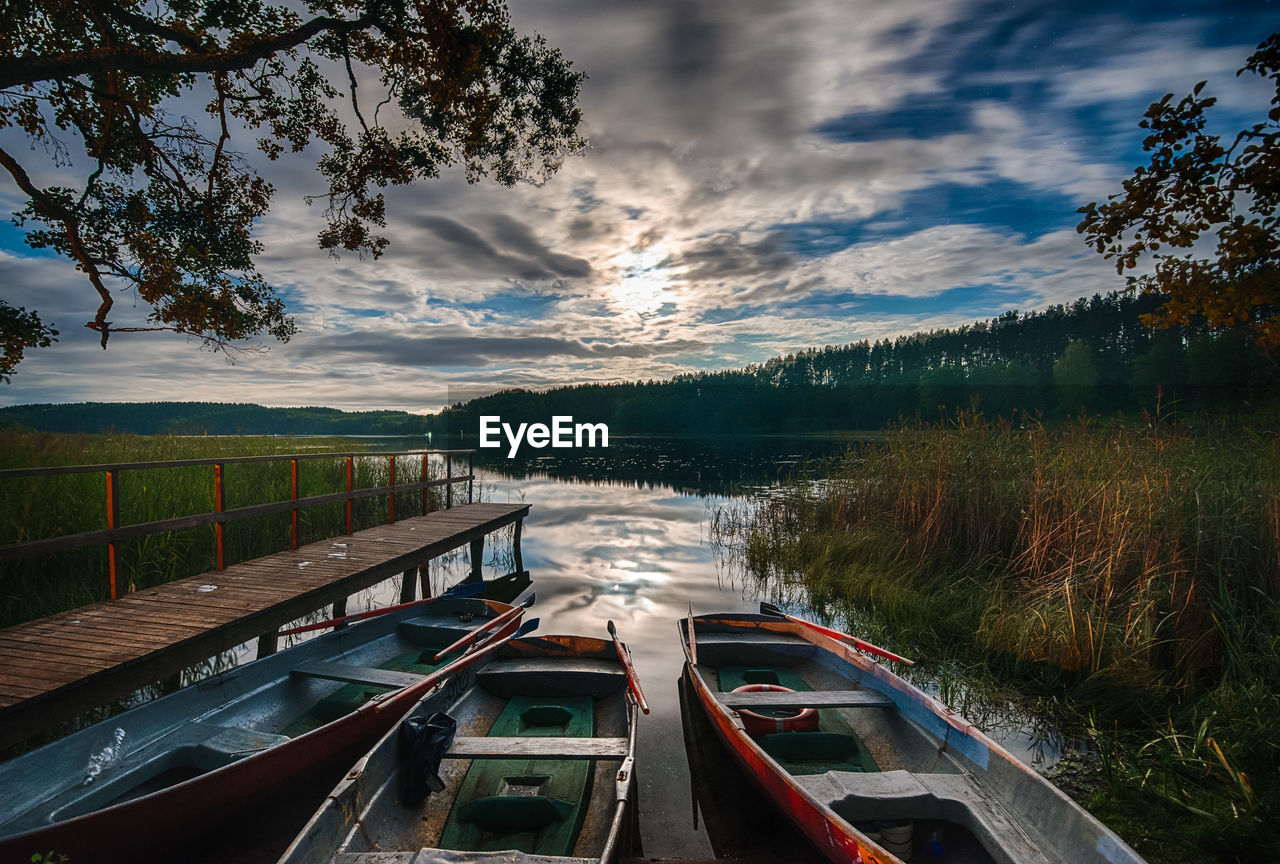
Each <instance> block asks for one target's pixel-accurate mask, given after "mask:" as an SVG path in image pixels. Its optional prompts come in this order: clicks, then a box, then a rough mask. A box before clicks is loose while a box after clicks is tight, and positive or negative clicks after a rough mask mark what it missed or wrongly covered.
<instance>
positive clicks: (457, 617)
mask: <svg viewBox="0 0 1280 864" xmlns="http://www.w3.org/2000/svg"><path fill="white" fill-rule="evenodd" d="M522 612H523V609H522V608H521V607H516V606H511V605H509V604H506V603H499V602H497V601H494V600H483V599H479V598H474V597H471V598H454V597H441V598H437V599H435V600H429V601H423V602H421V603H420V604H419V605H417V606H414V607H411V608H406V609H400V610H398V611H396V612H393V613H390V614H386V615H383V616H380V617H376V618H371V619H369V620H367V621H363V622H361V623H358V624H355V625H353V626H350V627H347V628H345V629H342V630H339V631H337V632H334V633H331V634H329V635H326V636H321V637H319V638H316V639H312V640H311V641H308V642H305V643H303V644H301V645H298V646H295V647H293V648H290V649H288V650H286V651H283V652H281V653H279V654H275V655H272V656H270V657H265V658H263V659H261V660H256V661H254V662H252V663H247V664H245V665H244V666H241V667H239V668H236V669H232V670H230V671H227V672H224V673H221V674H219V675H216V676H213V677H211V678H208V679H206V680H203V681H200V682H198V683H196V684H193V685H191V686H189V687H187V688H185V689H183V690H180V691H178V692H176V693H173V694H171V695H169V696H165V697H163V698H160V699H157V700H155V701H153V702H149V703H146V704H144V705H141V706H138V707H137V708H134V709H131V710H129V711H126V712H125V713H123V714H120V715H118V716H116V717H113V718H111V719H109V720H105V721H103V722H101V723H98V724H96V725H94V726H90V727H89V728H86V729H83V730H81V731H79V732H75V733H73V734H71V735H69V736H67V737H65V738H62V739H60V740H58V741H55V742H53V743H51V744H48V745H46V746H44V747H41V748H40V749H38V750H34V751H32V752H30V753H27V754H25V755H23V756H20V757H18V758H16V759H13V760H11V761H9V762H7V763H5V764H4V765H0V861H4V862H8V861H21V862H30V861H32V860H43V861H64V860H65V861H69V862H72V864H79V862H95V864H109V862H117V861H119V862H124V861H130V862H137V861H142V860H173V861H178V860H192V859H194V858H195V857H197V855H196V852H198V851H199V847H201V846H202V845H204V844H207V843H208V842H209V838H210V837H221V838H222V839H225V838H226V835H227V834H228V833H232V834H234V832H235V831H236V830H237V826H239V825H240V822H239V821H236V820H237V815H238V814H249V813H254V812H260V811H263V810H269V809H270V808H271V807H272V806H274V805H276V804H279V803H280V802H281V801H284V800H288V799H290V798H292V797H293V796H294V795H295V794H298V793H297V790H299V789H302V790H304V791H303V793H302V794H305V790H306V789H308V788H309V787H315V788H319V789H328V788H331V786H332V784H333V783H334V782H336V780H337V779H338V777H340V776H341V775H342V772H344V771H345V770H347V769H348V768H349V767H350V766H351V765H352V764H353V763H354V762H355V761H356V759H357V758H359V756H360V754H361V753H363V752H364V751H365V750H367V749H368V747H369V745H370V744H371V743H372V742H373V741H375V740H377V738H378V736H380V735H381V734H383V733H384V732H386V730H387V729H389V728H391V727H392V726H394V725H395V723H396V722H397V721H398V720H400V718H401V717H403V716H404V714H405V713H406V712H408V711H409V709H410V708H411V707H412V706H413V705H414V704H416V703H417V702H418V700H420V699H421V698H422V697H423V696H424V695H426V694H427V693H429V692H436V691H439V692H445V691H447V692H449V693H454V692H458V691H459V690H463V689H466V687H467V686H468V680H467V678H466V675H467V673H468V672H470V671H472V669H473V667H474V666H476V665H477V664H482V663H483V662H485V661H486V660H487V658H488V656H489V655H490V654H492V653H493V652H494V651H495V650H497V649H498V648H499V647H500V646H501V644H502V643H504V642H505V641H507V640H508V639H510V638H511V637H512V636H513V635H514V634H515V633H516V632H517V630H518V628H519V627H520V619H521V614H522ZM504 615H505V616H506V617H505V618H503V619H502V621H501V622H499V621H498V619H499V618H500V617H502V616H504ZM490 623H492V626H491V627H490V629H489V630H487V631H486V632H485V633H484V635H483V638H481V639H480V640H479V643H478V644H475V645H471V646H469V647H468V648H467V649H465V650H461V649H460V650H455V651H453V652H451V653H450V654H449V655H448V656H445V657H443V658H441V660H440V661H438V662H437V661H436V660H434V655H435V653H436V652H437V651H438V650H440V649H441V648H445V647H447V646H448V645H450V644H451V643H453V642H455V641H456V640H457V639H458V637H460V636H462V635H465V634H467V633H470V632H474V631H475V630H477V629H479V628H480V627H481V626H482V625H489V624H490ZM150 855H155V856H157V857H155V858H154V859H153V858H150V857H147V856H150ZM33 856H44V857H43V858H34V857H33Z"/></svg>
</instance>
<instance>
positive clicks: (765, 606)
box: [760, 602, 916, 666]
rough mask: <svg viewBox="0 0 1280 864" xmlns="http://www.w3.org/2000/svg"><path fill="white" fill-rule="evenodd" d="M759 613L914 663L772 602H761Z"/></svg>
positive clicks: (887, 656) (909, 664)
mask: <svg viewBox="0 0 1280 864" xmlns="http://www.w3.org/2000/svg"><path fill="white" fill-rule="evenodd" d="M760 614H761V615H773V616H776V617H778V618H786V619H787V620H788V621H792V622H794V623H796V624H800V625H802V626H805V627H808V628H809V629H810V630H816V631H818V632H819V633H821V634H822V635H824V636H830V637H831V638H832V639H839V640H840V641H841V642H848V643H849V644H851V645H853V647H855V648H860V649H861V650H863V651H866V652H867V653H868V654H877V655H879V656H881V657H884V658H886V659H888V660H893V661H895V662H897V663H902V664H905V665H907V666H914V665H916V664H915V661H914V660H908V659H907V658H906V657H899V656H898V655H897V654H894V653H893V652H892V651H886V650H884V649H883V648H880V647H878V646H876V645H872V644H871V643H870V642H864V641H862V640H861V639H859V638H858V637H856V636H850V635H849V634H848V633H841V632H840V631H839V630H832V629H831V628H830V627H823V626H822V625H821V624H814V623H813V622H812V621H806V620H804V619H803V618H796V617H795V616H794V615H788V614H787V613H786V612H783V611H782V610H781V609H779V608H778V607H777V606H774V605H773V604H772V603H764V602H761V604H760Z"/></svg>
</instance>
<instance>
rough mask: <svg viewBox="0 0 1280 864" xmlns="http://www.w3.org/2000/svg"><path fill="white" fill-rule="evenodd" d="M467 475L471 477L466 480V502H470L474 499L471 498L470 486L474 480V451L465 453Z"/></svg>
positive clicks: (473, 483)
mask: <svg viewBox="0 0 1280 864" xmlns="http://www.w3.org/2000/svg"><path fill="white" fill-rule="evenodd" d="M467 475H468V476H469V477H470V478H471V479H470V480H468V481H467V503H468V504H470V503H471V502H472V501H473V500H474V499H473V498H472V487H473V486H474V485H475V482H476V479H475V478H476V454H474V453H468V454H467Z"/></svg>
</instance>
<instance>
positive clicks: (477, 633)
mask: <svg viewBox="0 0 1280 864" xmlns="http://www.w3.org/2000/svg"><path fill="white" fill-rule="evenodd" d="M530 599H531V600H532V598H530ZM524 609H525V607H524V606H516V607H514V608H512V609H508V610H507V611H506V612H503V613H502V614H501V615H499V616H497V617H496V618H490V619H489V620H488V621H486V622H485V623H483V624H481V625H480V626H479V627H477V628H475V629H474V630H471V631H469V632H468V633H466V634H465V635H464V636H463V637H462V638H461V639H459V640H458V641H456V642H454V643H453V644H452V645H450V646H449V647H448V648H442V649H440V651H438V652H436V656H435V657H433V658H432V662H435V663H438V662H440V658H441V657H444V656H445V655H446V654H448V653H449V652H450V651H455V650H457V649H459V648H465V647H467V646H468V645H470V644H471V643H472V642H474V641H476V640H477V639H479V638H480V637H481V636H482V635H484V634H485V633H486V632H487V631H489V630H492V629H493V628H494V627H497V626H498V625H499V624H505V623H506V622H507V621H510V620H511V619H512V618H514V617H516V616H517V615H523V614H524Z"/></svg>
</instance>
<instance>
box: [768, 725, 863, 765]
mask: <svg viewBox="0 0 1280 864" xmlns="http://www.w3.org/2000/svg"><path fill="white" fill-rule="evenodd" d="M759 743H760V746H761V747H762V748H764V752H766V753H768V754H769V755H770V756H772V757H773V759H774V760H775V761H776V762H777V763H778V764H779V765H781V766H782V768H783V769H784V770H785V771H786V772H787V773H788V774H792V775H804V774H824V773H826V772H827V771H855V772H861V771H879V770H880V769H879V767H878V766H877V765H876V763H875V760H874V759H872V758H871V754H870V753H868V752H867V750H866V748H865V747H863V746H862V742H860V741H859V740H858V739H857V737H856V736H854V735H852V734H845V733H844V732H826V731H820V732H774V733H772V734H769V735H764V736H762V737H761V738H760V739H759Z"/></svg>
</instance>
